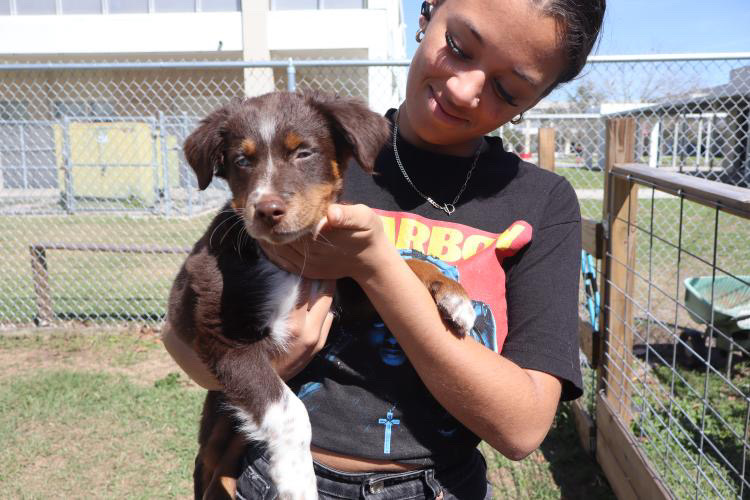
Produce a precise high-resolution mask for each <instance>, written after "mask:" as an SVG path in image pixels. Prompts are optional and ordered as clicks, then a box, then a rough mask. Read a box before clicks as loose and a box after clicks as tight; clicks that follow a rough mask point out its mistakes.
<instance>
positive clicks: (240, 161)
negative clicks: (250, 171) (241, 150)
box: [234, 156, 252, 167]
mask: <svg viewBox="0 0 750 500" xmlns="http://www.w3.org/2000/svg"><path fill="white" fill-rule="evenodd" d="M234 164H235V165H237V166H238V167H249V166H250V165H252V163H250V160H249V159H248V158H247V157H245V156H238V157H237V158H236V159H235V160H234Z"/></svg>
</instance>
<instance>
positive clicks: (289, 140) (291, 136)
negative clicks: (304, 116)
mask: <svg viewBox="0 0 750 500" xmlns="http://www.w3.org/2000/svg"><path fill="white" fill-rule="evenodd" d="M300 144H302V138H301V137H300V136H298V135H297V134H295V133H294V132H289V133H288V134H287V135H286V139H284V146H286V148H287V149H288V150H289V151H294V150H295V149H297V147H298V146H299V145H300Z"/></svg>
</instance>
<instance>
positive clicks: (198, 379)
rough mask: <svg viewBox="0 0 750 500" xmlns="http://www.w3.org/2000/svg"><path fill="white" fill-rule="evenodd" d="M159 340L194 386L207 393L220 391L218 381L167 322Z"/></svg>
mask: <svg viewBox="0 0 750 500" xmlns="http://www.w3.org/2000/svg"><path fill="white" fill-rule="evenodd" d="M161 340H162V342H164V347H165V348H166V349H167V352H168V353H169V355H170V356H172V359H174V360H175V362H176V363H177V364H178V365H179V367H180V368H182V371H184V372H185V373H186V374H187V376H188V377H190V378H191V379H192V380H193V381H194V382H195V383H196V384H198V385H199V386H201V387H203V388H204V389H208V390H209V391H220V390H222V387H221V383H220V382H219V380H218V379H217V378H216V377H215V376H214V375H213V374H212V373H211V371H210V370H209V369H208V367H207V366H206V365H205V364H204V363H203V361H201V359H200V358H199V357H198V354H196V352H195V351H194V350H193V348H192V347H191V346H190V345H188V344H186V343H185V342H184V341H183V340H182V339H181V338H180V337H179V336H178V335H177V333H176V332H175V331H174V329H173V328H172V327H171V326H170V324H169V321H167V322H166V323H165V324H164V329H163V330H162V335H161Z"/></svg>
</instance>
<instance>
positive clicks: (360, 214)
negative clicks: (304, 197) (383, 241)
mask: <svg viewBox="0 0 750 500" xmlns="http://www.w3.org/2000/svg"><path fill="white" fill-rule="evenodd" d="M371 219H372V210H371V209H370V208H369V207H367V206H366V205H338V204H334V205H330V206H329V207H328V214H327V222H328V226H329V227H331V228H336V229H349V230H352V231H357V230H366V229H369V228H370V225H371V224H372V220H371Z"/></svg>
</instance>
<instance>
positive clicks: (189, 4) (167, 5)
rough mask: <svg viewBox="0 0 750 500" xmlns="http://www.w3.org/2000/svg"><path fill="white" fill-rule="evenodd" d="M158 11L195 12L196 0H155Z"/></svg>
mask: <svg viewBox="0 0 750 500" xmlns="http://www.w3.org/2000/svg"><path fill="white" fill-rule="evenodd" d="M154 10H155V11H156V12H195V0H154Z"/></svg>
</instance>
